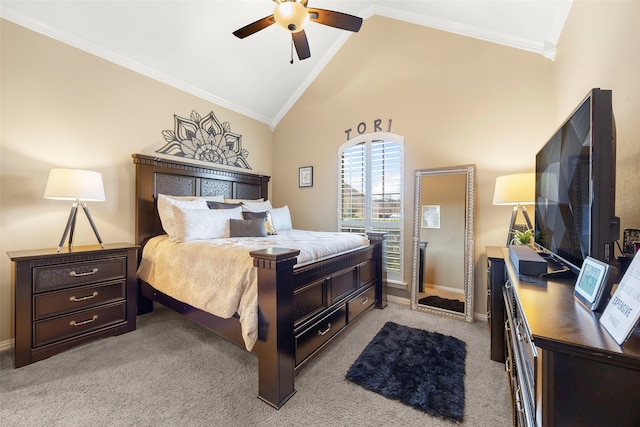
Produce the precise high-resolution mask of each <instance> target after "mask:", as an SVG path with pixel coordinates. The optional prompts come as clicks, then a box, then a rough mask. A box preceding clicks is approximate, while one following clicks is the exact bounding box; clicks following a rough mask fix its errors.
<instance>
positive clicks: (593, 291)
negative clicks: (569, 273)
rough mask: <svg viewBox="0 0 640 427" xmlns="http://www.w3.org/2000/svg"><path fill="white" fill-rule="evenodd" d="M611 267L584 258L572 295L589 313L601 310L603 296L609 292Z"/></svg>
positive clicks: (603, 300) (589, 258)
mask: <svg viewBox="0 0 640 427" xmlns="http://www.w3.org/2000/svg"><path fill="white" fill-rule="evenodd" d="M612 270H614V268H613V267H611V266H610V265H609V264H606V263H604V262H602V261H599V260H597V259H595V258H591V257H586V258H585V260H584V262H583V264H582V268H581V269H580V274H579V275H578V279H577V280H576V284H575V287H574V291H573V295H574V296H575V297H576V299H577V300H578V301H580V302H581V303H582V304H583V305H584V306H585V307H587V308H588V309H589V310H591V311H597V310H598V309H600V308H603V307H602V306H603V303H605V302H606V300H605V298H604V297H605V296H606V295H609V293H610V292H611V286H612V282H611V278H612V277H611V276H612V274H611V273H612Z"/></svg>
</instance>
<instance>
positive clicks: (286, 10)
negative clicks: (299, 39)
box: [273, 1, 309, 33]
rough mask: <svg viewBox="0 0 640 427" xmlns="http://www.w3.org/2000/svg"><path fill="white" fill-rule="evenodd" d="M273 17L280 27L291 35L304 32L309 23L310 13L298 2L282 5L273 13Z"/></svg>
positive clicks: (286, 2) (283, 3)
mask: <svg viewBox="0 0 640 427" xmlns="http://www.w3.org/2000/svg"><path fill="white" fill-rule="evenodd" d="M273 17H274V19H275V20H276V23H277V24H278V25H279V26H280V27H282V28H283V29H285V30H286V31H289V32H290V33H297V32H300V31H302V30H303V29H304V27H305V26H306V25H307V23H309V12H307V8H306V7H304V6H303V5H302V4H301V3H298V2H297V1H285V2H282V3H280V4H279V5H277V6H276V9H275V10H274V11H273Z"/></svg>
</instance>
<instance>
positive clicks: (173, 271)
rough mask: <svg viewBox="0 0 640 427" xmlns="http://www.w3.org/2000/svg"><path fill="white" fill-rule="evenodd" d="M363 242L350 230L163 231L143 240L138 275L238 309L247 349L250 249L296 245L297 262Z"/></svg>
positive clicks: (229, 311) (199, 303)
mask: <svg viewBox="0 0 640 427" xmlns="http://www.w3.org/2000/svg"><path fill="white" fill-rule="evenodd" d="M368 244H369V241H368V240H367V239H366V238H364V237H362V236H360V235H357V234H353V233H337V232H336V233H331V232H316V231H306V230H287V231H279V232H278V234H277V235H273V236H267V237H242V238H224V239H211V240H196V241H191V242H186V243H174V242H171V241H169V238H168V236H167V235H162V236H157V237H154V238H152V239H151V240H149V242H147V244H146V245H145V246H144V249H143V252H142V261H141V262H140V267H139V268H138V277H139V278H140V279H142V280H144V281H145V282H147V283H149V284H151V285H152V286H153V287H154V288H155V289H157V290H159V291H161V292H163V293H165V294H167V295H170V296H172V297H173V298H175V299H177V300H179V301H182V302H184V303H187V304H189V305H192V306H194V307H196V308H199V309H201V310H204V311H206V312H208V313H211V314H214V315H216V316H218V317H222V318H230V317H232V316H233V315H234V314H235V313H238V315H239V317H240V325H241V327H242V336H243V339H244V343H245V346H246V348H247V350H251V349H252V348H253V345H254V344H255V342H256V340H257V338H258V286H257V277H258V275H257V269H256V268H255V267H253V258H251V256H250V255H249V252H251V251H254V250H258V249H266V248H270V247H280V248H288V249H299V250H300V255H298V263H297V264H296V265H298V266H300V265H304V264H308V263H312V262H315V261H317V260H320V259H322V258H326V257H327V256H330V255H335V254H338V253H342V252H347V251H350V250H353V249H357V248H361V247H364V246H367V245H368Z"/></svg>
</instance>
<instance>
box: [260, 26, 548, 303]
mask: <svg viewBox="0 0 640 427" xmlns="http://www.w3.org/2000/svg"><path fill="white" fill-rule="evenodd" d="M553 69H554V63H553V62H552V61H550V60H548V59H545V58H544V57H542V56H541V55H537V54H533V53H528V52H523V51H521V50H517V49H513V48H508V47H504V46H501V45H497V44H492V43H487V42H483V41H478V40H474V39H470V38H466V37H462V36H458V35H454V34H450V33H445V32H442V31H438V30H433V29H429V28H425V27H421V26H417V25H412V24H407V23H404V22H399V21H396V20H392V19H388V18H383V17H377V16H374V17H372V18H369V19H367V20H366V21H365V23H364V25H363V29H362V30H361V31H360V32H359V33H357V34H354V35H352V36H351V37H350V38H349V40H348V41H347V42H346V43H345V45H344V46H343V48H342V49H341V50H340V51H339V52H338V53H337V55H336V56H335V57H334V59H333V60H332V61H331V62H330V63H329V64H328V65H327V67H326V68H325V69H324V70H323V72H322V73H321V74H320V75H319V76H318V78H317V79H316V80H315V81H314V82H313V84H312V85H311V86H310V87H309V89H308V90H307V91H306V92H305V93H304V95H303V96H302V97H301V98H300V99H299V101H298V102H297V103H296V104H295V105H294V107H293V108H292V109H291V111H290V112H289V113H288V114H287V115H286V117H285V118H284V119H283V120H282V121H281V122H280V124H279V125H278V126H277V127H276V129H275V140H274V145H275V151H274V171H275V173H274V179H273V188H274V197H275V199H276V204H279V203H284V202H286V203H288V205H289V207H290V208H291V211H292V216H293V220H294V222H295V224H294V225H295V226H297V227H301V228H314V229H320V230H334V229H335V228H336V224H337V196H336V191H337V187H338V183H337V170H338V169H337V168H338V162H337V151H338V147H340V145H342V144H343V143H344V142H345V139H346V136H345V130H346V129H349V128H352V129H354V130H355V129H356V127H357V125H358V124H359V123H360V122H364V123H366V124H367V125H368V128H369V129H371V128H372V123H373V120H375V119H381V120H382V122H383V123H384V124H386V123H387V121H388V119H392V120H393V122H392V128H391V132H392V133H394V134H398V135H402V136H404V138H405V152H404V159H405V160H404V165H405V182H404V200H405V206H404V213H405V223H404V238H405V246H404V248H405V256H404V281H405V282H406V283H410V281H411V256H412V253H411V237H412V230H413V228H412V225H413V212H414V206H413V203H414V202H413V176H412V174H413V171H414V170H416V169H426V168H434V167H443V166H454V165H463V164H476V165H477V181H476V207H477V210H476V230H477V233H476V260H477V261H476V268H475V275H476V280H475V281H476V284H475V295H476V301H475V311H476V312H478V313H481V312H486V310H485V303H486V302H485V301H484V298H481V296H482V295H485V294H486V293H485V289H486V288H485V286H486V277H485V276H486V267H485V265H484V263H485V261H484V258H483V254H484V247H485V246H486V245H503V244H504V239H505V237H506V233H507V228H508V224H509V219H510V214H511V209H510V208H509V207H505V206H493V205H492V198H493V188H494V183H495V179H496V177H497V176H499V175H504V174H508V173H515V172H528V171H533V168H534V156H535V153H536V152H537V151H538V150H539V149H540V147H541V146H542V144H543V142H544V141H545V140H546V139H547V138H548V137H549V135H550V134H551V133H552V131H553V130H554V128H555V126H557V124H556V122H557V118H556V116H557V115H556V111H555V109H554V107H555V87H554V75H553ZM383 130H386V129H383ZM306 165H312V166H313V167H314V175H315V176H314V186H313V187H312V188H304V189H299V188H297V180H296V174H297V170H298V167H300V166H306Z"/></svg>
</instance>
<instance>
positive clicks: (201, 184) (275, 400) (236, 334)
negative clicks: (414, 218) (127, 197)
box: [132, 154, 387, 408]
mask: <svg viewBox="0 0 640 427" xmlns="http://www.w3.org/2000/svg"><path fill="white" fill-rule="evenodd" d="M132 157H133V162H134V163H135V165H136V219H135V227H136V230H135V233H136V244H138V245H141V246H143V245H144V244H145V243H146V242H147V240H148V239H150V238H151V237H154V236H157V235H160V234H164V230H163V229H162V224H161V222H160V218H159V216H158V210H157V208H156V201H157V196H158V194H168V195H174V196H208V195H220V194H222V195H224V196H225V197H228V198H234V199H257V198H264V199H265V200H266V199H267V198H268V183H269V179H270V178H269V177H268V176H263V175H255V174H250V173H244V172H234V171H228V170H221V169H216V168H212V167H208V166H199V165H195V164H190V163H184V162H178V161H173V160H166V159H159V158H154V157H151V156H146V155H141V154H133V156H132ZM368 237H369V240H370V242H371V245H369V246H368V247H366V248H363V249H359V250H356V251H352V252H348V253H346V254H342V255H337V256H334V257H331V258H328V259H324V260H322V261H319V262H317V263H314V264H310V265H305V266H303V267H300V268H295V264H296V256H297V255H298V253H299V251H298V250H290V249H284V248H270V249H265V250H259V251H253V252H251V256H252V257H253V258H254V266H256V267H257V268H258V316H259V318H260V321H259V325H258V340H257V342H256V344H255V345H254V347H253V350H252V351H253V352H254V353H256V354H257V356H258V397H259V398H260V399H261V400H263V401H264V402H266V403H268V404H269V405H271V406H273V407H274V408H280V407H281V406H282V405H284V404H285V403H286V402H287V400H289V398H291V396H293V394H294V393H295V389H294V377H295V374H296V373H297V372H298V370H299V369H300V368H302V367H303V366H304V365H305V364H306V363H307V362H308V361H309V360H310V359H311V358H312V357H313V356H315V355H316V354H317V353H318V352H319V351H320V350H321V349H323V348H324V347H325V346H326V345H327V344H328V343H329V342H331V341H332V340H333V339H334V338H335V337H337V336H338V335H339V334H340V333H341V332H342V331H343V330H344V329H345V327H347V326H349V325H350V323H351V322H352V321H354V320H356V319H357V318H360V317H361V314H363V313H364V312H367V311H369V310H371V309H372V308H373V307H376V308H379V309H382V308H384V307H386V305H387V288H386V272H385V270H384V268H383V266H384V261H383V252H384V240H385V235H384V233H369V235H368ZM140 252H142V251H140ZM138 283H139V295H138V313H139V314H143V313H147V312H150V311H152V310H153V301H156V302H158V303H161V304H163V305H165V306H167V307H169V308H171V309H173V310H175V311H177V312H179V313H181V314H183V315H184V316H186V317H188V318H189V319H191V320H193V321H195V322H197V323H199V324H201V325H203V326H205V327H206V328H208V329H210V330H212V331H214V332H217V333H218V334H220V335H222V336H224V337H225V338H227V339H229V340H230V341H232V342H234V343H235V344H237V345H239V346H241V347H243V348H244V341H243V339H242V335H241V330H240V322H239V320H238V318H237V317H232V318H230V319H223V318H220V317H217V316H214V315H212V314H209V313H207V312H204V311H202V310H199V309H197V308H194V307H192V306H190V305H188V304H184V303H182V302H180V301H177V300H175V299H173V298H172V297H170V296H169V295H166V294H163V293H162V292H159V291H157V290H155V289H154V288H153V287H152V286H151V285H150V284H148V283H146V282H143V281H142V280H138Z"/></svg>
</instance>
